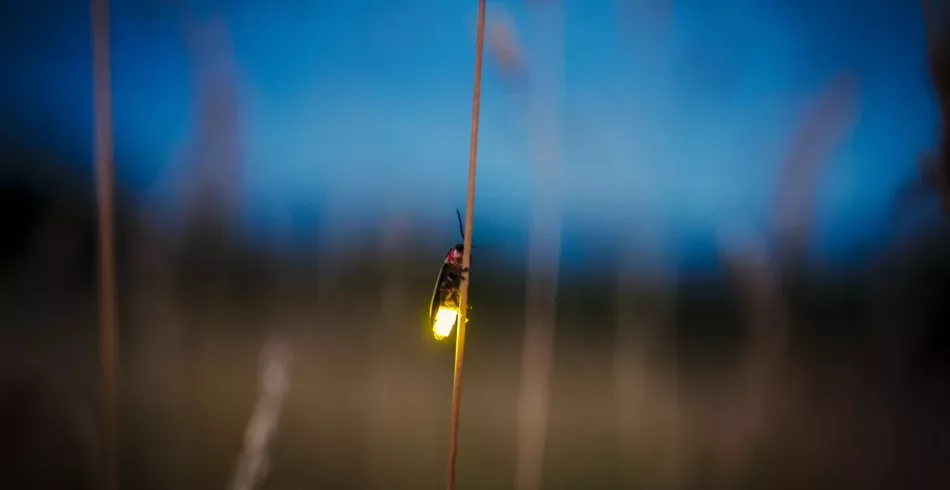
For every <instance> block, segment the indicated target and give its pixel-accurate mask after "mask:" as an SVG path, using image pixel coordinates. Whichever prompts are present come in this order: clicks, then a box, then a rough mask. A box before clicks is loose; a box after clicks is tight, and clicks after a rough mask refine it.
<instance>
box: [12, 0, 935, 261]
mask: <svg viewBox="0 0 950 490" xmlns="http://www.w3.org/2000/svg"><path fill="white" fill-rule="evenodd" d="M641 1H642V2H645V1H646V0H641ZM76 3H78V4H79V5H75V4H76ZM169 3H171V2H164V3H163V2H143V1H133V0H114V1H113V2H112V5H113V31H112V46H113V84H114V90H115V92H114V94H115V95H114V97H115V100H114V106H115V123H116V128H115V134H116V139H117V141H116V146H117V153H118V155H119V159H120V160H119V162H118V165H119V166H120V169H119V171H120V173H121V175H122V176H123V178H124V179H125V181H127V182H128V183H129V185H132V186H134V187H136V188H138V189H140V190H142V191H143V192H144V191H146V190H147V191H148V192H150V195H154V196H159V197H156V199H154V202H155V203H156V205H159V206H160V205H163V203H164V202H165V201H164V199H163V198H162V197H160V196H163V195H164V196H168V192H163V191H162V186H163V182H165V179H162V178H161V176H162V175H166V174H167V173H168V171H169V169H171V168H173V167H174V166H175V165H181V162H182V160H183V155H184V153H185V150H186V148H187V146H188V145H189V144H190V138H191V136H192V130H193V114H192V111H193V109H194V107H193V104H192V96H193V94H192V82H191V79H190V72H189V66H188V63H189V61H188V57H187V52H186V50H185V48H184V46H183V41H182V35H181V31H180V19H181V16H180V15H179V14H178V13H177V12H176V11H174V9H173V8H172V7H168V6H167V5H168V4H169ZM204 3H206V4H209V5H210V2H204ZM217 3H218V4H220V5H222V7H219V8H218V11H219V12H220V13H221V15H222V16H223V17H224V18H225V19H226V20H227V22H228V26H229V29H230V34H231V36H232V39H233V42H234V47H235V57H236V65H237V67H238V71H239V73H240V82H239V92H240V96H239V98H240V106H239V108H240V114H241V131H242V135H241V143H242V146H243V148H242V150H243V152H244V156H245V162H244V165H245V168H246V173H245V186H244V189H242V195H243V196H244V201H245V203H246V204H247V209H248V213H247V215H248V216H249V217H251V218H249V219H251V220H257V221H260V220H261V218H262V217H265V219H266V217H268V216H274V213H278V214H279V213H281V211H280V209H282V208H286V207H287V206H292V207H293V208H295V209H322V210H327V209H335V210H340V209H343V210H346V212H345V213H343V212H336V213H335V214H336V215H337V216H338V217H339V218H338V219H339V220H340V221H341V222H350V223H362V224H363V225H365V226H372V223H374V222H375V221H376V220H378V219H381V218H383V217H385V216H384V215H385V212H384V211H383V209H384V208H386V205H385V203H392V202H400V203H402V204H401V205H402V206H404V207H406V208H407V211H410V212H412V213H413V214H416V215H417V216H418V217H419V218H421V219H441V220H443V221H444V222H445V225H446V229H447V233H454V229H455V228H454V227H455V224H454V216H453V213H454V208H455V207H461V206H462V205H464V199H465V196H464V192H465V178H466V165H467V155H468V135H469V121H470V110H471V107H470V106H471V101H470V97H471V84H472V80H471V77H472V61H473V55H474V53H473V43H474V23H475V13H476V7H477V2H476V1H474V0H472V1H467V2H463V1H451V2H446V1H439V0H418V1H413V2H408V1H407V2H393V1H382V0H349V1H335V2H331V1H318V2H292V4H293V5H294V8H291V7H290V4H289V3H280V5H283V7H278V6H277V5H278V3H274V2H260V1H252V0H240V1H233V2H217ZM500 3H501V4H504V5H505V6H506V7H507V8H508V9H509V11H510V12H511V13H512V15H513V17H514V21H515V24H516V26H517V27H518V29H519V31H520V32H519V36H520V37H521V39H522V40H523V42H524V44H525V48H526V53H527V59H528V62H529V69H530V68H531V65H530V64H531V63H532V62H533V60H538V59H541V56H542V55H541V51H542V48H543V46H537V45H535V43H533V41H532V39H535V36H534V33H533V31H532V30H531V27H532V26H533V25H534V24H532V23H531V22H530V20H529V18H528V17H527V15H526V12H525V10H524V8H523V7H522V6H521V5H520V3H521V2H514V1H509V2H500ZM671 5H672V7H671V9H670V11H669V15H668V16H667V17H665V19H666V20H667V22H666V23H661V20H663V19H662V18H659V17H657V16H656V15H653V14H648V12H649V10H648V9H642V8H628V9H621V8H618V2H614V1H609V2H608V1H593V0H584V1H572V2H567V4H566V26H565V29H566V31H565V43H566V45H565V60H564V62H565V66H566V78H565V97H564V100H563V101H562V106H563V112H564V115H565V130H566V134H565V136H564V139H563V145H564V155H565V160H564V166H565V174H566V179H565V181H566V184H567V185H566V188H565V208H566V210H567V223H568V225H567V226H568V230H567V231H568V233H569V234H572V235H573V236H574V237H575V238H574V240H575V241H577V242H580V243H582V242H583V241H584V237H585V236H587V235H585V234H587V233H597V232H598V231H605V232H606V231H609V230H612V229H616V228H617V227H621V228H629V229H633V230H635V231H636V232H637V233H644V234H647V235H651V234H657V235H659V236H663V237H665V238H663V239H662V240H663V241H664V243H666V244H667V245H668V246H669V247H671V248H675V249H688V248H690V247H691V245H689V244H690V243H702V242H704V241H706V240H708V239H709V238H708V237H710V236H712V234H713V233H715V230H732V229H737V228H749V227H751V228H753V229H762V228H763V225H764V221H765V219H766V213H767V212H768V206H769V204H770V202H771V197H772V193H773V187H774V185H773V182H774V180H775V177H776V175H777V171H778V167H779V164H780V163H781V161H782V159H783V157H784V155H785V153H787V151H788V148H789V146H790V145H791V137H792V133H793V131H794V129H795V125H796V123H797V120H798V117H799V116H800V114H801V111H802V110H804V109H805V107H806V106H807V104H808V103H809V102H810V101H811V100H813V99H814V97H815V96H816V94H817V93H818V92H819V90H820V89H821V88H822V87H823V86H824V85H825V84H826V83H827V82H828V81H829V80H830V79H831V78H832V77H833V76H835V75H836V74H839V73H842V72H849V73H852V74H854V75H855V76H856V78H857V80H858V85H859V88H860V96H859V104H858V107H859V115H858V121H857V124H856V125H855V126H854V127H853V130H852V131H851V132H850V133H849V135H848V136H847V137H846V139H845V140H844V141H843V143H842V145H840V147H839V148H838V149H837V151H836V152H835V153H834V155H833V160H832V162H831V164H830V165H829V166H828V171H827V172H826V173H824V174H823V176H822V181H821V184H820V190H819V196H818V219H817V222H818V225H819V229H818V236H817V244H816V245H817V246H818V248H819V249H820V250H823V251H824V252H827V253H830V254H832V255H831V256H832V257H847V256H849V255H852V252H853V250H855V249H860V248H863V247H866V245H867V243H869V241H874V240H880V237H881V233H883V231H882V230H883V228H882V227H884V226H885V225H886V223H887V221H888V219H889V212H890V205H891V202H890V201H891V199H892V198H893V196H894V193H895V191H896V189H897V186H898V185H900V183H901V182H902V181H904V180H906V179H908V178H910V176H911V175H912V174H913V172H914V171H915V161H916V159H917V157H918V155H919V154H920V153H921V152H923V151H925V150H926V149H928V148H929V147H930V146H931V145H932V144H933V142H934V139H935V134H936V126H935V125H936V123H937V114H936V108H935V104H934V100H933V95H932V92H931V88H930V86H929V83H928V81H927V78H926V71H925V67H924V51H923V47H924V46H923V42H924V39H923V31H922V25H923V24H922V20H921V19H920V16H919V13H918V6H917V2H907V1H901V0H887V1H885V0H871V1H858V0H844V1H818V0H759V1H753V0H722V1H717V2H708V1H700V0H688V1H687V0H684V1H678V0H673V1H672V2H671ZM17 8H18V9H19V10H18V11H17V12H14V11H13V10H12V9H13V7H12V6H4V7H2V10H3V12H2V14H3V17H4V19H6V22H5V24H7V26H4V27H5V33H4V34H3V41H4V42H3V47H2V61H3V64H4V65H5V66H6V68H5V69H4V77H3V79H2V82H0V83H2V92H3V94H2V97H3V99H4V100H3V104H2V107H3V108H4V111H2V112H3V113H2V114H0V118H5V119H6V120H4V121H3V123H4V127H7V126H8V125H9V123H10V122H11V121H12V119H11V118H12V117H14V115H17V114H20V115H22V114H31V116H30V117H31V118H32V120H33V121H34V122H35V121H40V122H41V124H42V127H43V129H44V131H45V132H46V136H48V137H49V138H50V140H56V141H68V142H71V143H73V144H77V145H81V146H83V147H88V145H89V141H90V140H91V125H90V123H91V120H90V117H91V112H90V107H91V99H90V96H91V83H90V79H89V77H90V68H89V61H90V60H89V40H88V36H89V32H88V12H87V10H86V8H87V5H86V3H85V2H74V4H73V5H72V6H68V4H67V3H65V2H48V1H46V2H44V1H41V0H37V1H35V2H27V6H26V7H22V6H20V7H17ZM24 9H27V10H24ZM211 10H214V9H213V8H212V7H207V8H202V9H201V10H200V11H199V12H203V11H211ZM485 75H486V76H485V80H484V88H483V99H482V103H483V106H482V132H481V144H480V153H479V155H480V160H479V162H480V163H479V175H478V177H479V183H478V197H477V203H476V208H477V211H476V221H477V223H476V224H477V226H479V227H483V228H484V231H481V232H480V231H479V230H476V233H484V234H485V238H483V240H486V241H491V242H503V241H504V237H503V235H504V233H506V232H507V231H512V232H514V231H519V233H520V228H521V227H522V225H523V223H524V219H525V217H526V216H527V214H528V212H529V209H528V206H529V205H530V202H531V201H530V178H531V173H530V168H531V167H530V160H529V153H528V149H529V148H528V144H527V143H528V142H527V138H528V131H527V127H526V126H527V117H526V115H525V113H524V107H525V104H524V98H523V95H520V94H518V93H517V92H513V91H512V90H510V89H508V88H506V87H505V86H503V84H502V83H501V82H500V80H499V79H498V77H497V76H496V75H497V73H496V72H495V70H494V67H493V66H492V65H490V64H489V65H486V71H485ZM165 190H167V189H165ZM328 203H329V204H328ZM325 206H329V208H327V207H325ZM506 230H507V231H506ZM726 232H727V233H728V231H726ZM476 241H479V240H478V239H476Z"/></svg>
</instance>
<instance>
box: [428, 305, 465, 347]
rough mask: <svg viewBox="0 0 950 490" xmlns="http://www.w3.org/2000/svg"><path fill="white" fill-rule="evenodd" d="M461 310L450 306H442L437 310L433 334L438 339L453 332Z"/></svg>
mask: <svg viewBox="0 0 950 490" xmlns="http://www.w3.org/2000/svg"><path fill="white" fill-rule="evenodd" d="M458 316H459V310H458V309H457V308H452V307H450V306H440V307H439V311H437V312H435V321H434V322H432V335H433V336H434V337H435V339H436V340H442V339H444V338H446V337H448V336H449V335H451V334H452V329H453V328H455V324H456V323H457V322H458Z"/></svg>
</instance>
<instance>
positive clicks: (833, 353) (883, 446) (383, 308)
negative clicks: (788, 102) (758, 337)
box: [0, 146, 950, 489]
mask: <svg viewBox="0 0 950 490" xmlns="http://www.w3.org/2000/svg"><path fill="white" fill-rule="evenodd" d="M4 153H5V155H4V160H5V161H9V162H17V165H19V168H21V169H24V168H29V169H32V172H29V173H27V172H18V173H17V174H16V178H15V179H7V180H5V181H4V184H3V193H2V199H3V203H4V208H5V209H8V210H9V209H16V210H17V212H16V213H13V214H12V216H13V217H14V218H15V219H11V220H10V221H9V222H8V226H9V227H10V228H8V230H11V231H12V232H8V233H5V234H4V238H3V244H2V250H3V257H2V264H3V275H2V277H0V279H2V291H3V293H2V295H0V297H2V299H0V305H2V311H0V315H2V318H3V319H4V321H3V328H2V341H0V345H2V346H3V347H2V348H3V352H2V354H3V355H2V358H3V362H4V366H3V367H4V370H3V372H4V374H5V377H4V379H6V380H8V381H6V382H5V384H4V388H3V389H4V390H5V391H6V393H7V394H9V396H8V395H7V394H5V395H4V396H2V397H0V399H2V400H3V403H4V413H5V414H7V415H6V416H5V417H4V423H7V424H13V425H12V427H15V428H16V429H17V431H16V432H15V433H14V435H15V436H14V437H13V438H11V439H8V440H7V442H6V443H5V450H6V451H9V452H10V454H11V455H13V456H20V457H26V456H24V455H27V454H39V453H42V454H44V455H46V456H43V457H36V458H32V457H31V458H30V461H32V463H31V464H30V465H27V464H25V463H24V462H23V461H21V460H20V459H17V458H16V457H8V458H4V459H3V461H4V463H3V464H4V465H5V466H6V468H5V469H4V471H3V472H0V473H2V474H3V475H5V476H4V478H11V477H12V478H32V476H28V475H33V474H35V472H37V471H39V472H40V473H44V474H46V476H52V475H60V476H61V477H62V478H64V479H66V478H77V479H78V478H82V477H84V476H88V477H90V478H91V476H92V475H94V474H95V473H94V472H95V461H96V455H97V452H96V451H97V450H96V420H97V419H96V405H95V402H96V386H97V385H96V383H97V366H98V364H97V361H96V359H97V357H96V345H97V343H96V335H97V327H96V307H95V295H96V293H95V291H96V289H95V284H96V283H95V267H94V258H95V254H94V239H95V238H94V237H95V234H94V225H95V219H94V216H95V214H94V200H93V199H92V195H91V191H92V179H91V178H87V177H88V176H83V175H77V176H75V178H72V177H69V178H66V177H61V178H59V180H56V179H54V178H53V177H54V176H62V175H67V174H64V172H69V171H70V170H68V169H72V168H75V167H74V166H66V165H63V164H61V163H59V161H58V159H57V158H51V157H50V156H48V155H42V154H38V153H33V152H30V151H25V150H18V149H15V148H13V149H11V147H9V146H8V147H7V148H6V149H5V151H4ZM8 168H13V167H12V166H11V167H8ZM119 202H120V204H119V205H118V206H117V209H118V210H119V214H120V216H119V220H118V226H119V233H118V252H119V268H118V270H119V275H120V277H119V280H120V295H119V296H120V303H121V305H120V318H121V332H120V335H121V336H120V347H121V366H122V372H121V378H122V385H121V395H122V409H121V410H122V442H121V444H122V471H123V475H122V479H123V482H124V484H125V486H126V487H128V488H141V489H148V488H214V487H221V486H223V485H226V484H227V482H228V481H229V480H230V478H231V475H232V474H233V471H234V465H235V464H236V463H235V462H236V459H237V456H238V454H239V453H240V452H241V440H242V437H243V430H244V425H245V424H246V423H247V419H248V417H249V416H250V413H251V410H252V408H253V405H254V399H255V396H256V393H257V379H258V376H257V368H258V357H257V356H258V350H259V348H260V346H261V345H262V344H263V343H264V341H265V338H266V337H267V336H268V335H269V334H271V333H274V332H281V333H283V334H286V335H288V336H289V338H291V339H292V345H293V348H294V350H295V355H294V359H295V360H294V365H293V373H292V384H291V390H290V394H289V399H288V401H287V406H286V409H285V410H286V411H285V413H284V415H283V417H282V418H281V421H280V426H279V428H278V432H277V435H276V439H275V441H274V451H273V453H272V455H271V460H272V462H273V468H272V470H271V473H270V476H269V478H268V481H267V483H266V487H267V488H298V487H300V486H314V487H324V486H332V487H334V488H379V487H383V486H385V487H387V488H421V487H426V486H432V485H439V484H441V480H442V478H443V473H444V463H445V461H444V458H445V456H444V454H445V446H446V443H447V441H446V433H447V427H448V414H449V410H448V408H449V407H448V403H449V393H450V385H451V363H452V347H451V342H445V343H436V342H434V341H433V340H432V339H431V338H430V337H429V332H428V330H427V327H426V325H425V323H424V315H425V310H426V305H427V301H428V295H429V293H430V292H431V287H432V281H433V280H434V275H435V273H436V272H437V267H438V263H439V261H440V260H441V256H442V253H443V252H444V250H443V249H444V248H445V246H446V244H443V243H434V242H433V240H432V238H431V237H432V236H434V232H435V230H429V229H427V228H426V226H424V224H421V223H412V222H411V221H408V222H406V224H404V225H403V226H399V227H395V228H394V231H393V235H392V236H360V237H351V238H349V239H347V240H346V243H347V244H348V246H347V247H346V248H345V249H337V250H327V249H319V248H318V247H316V245H307V244H304V243H298V244H297V245H296V246H295V247H294V250H292V251H288V250H287V247H284V248H283V251H282V252H280V253H277V252H274V251H271V250H269V249H267V248H264V247H263V246H261V245H253V244H252V242H251V241H250V240H248V239H245V237H244V236H243V235H242V232H241V231H240V230H233V229H228V228H227V227H224V226H214V224H213V222H206V223H200V222H199V223H196V224H194V226H192V227H191V228H190V231H189V232H187V233H186V234H185V235H183V236H181V237H180V238H175V237H173V236H172V235H163V234H162V233H161V232H159V231H158V228H156V227H152V226H150V225H149V223H148V222H147V221H146V220H145V219H144V218H142V217H140V216H141V214H140V213H139V211H138V209H137V206H136V205H135V203H134V202H133V201H132V200H130V199H129V198H127V197H126V196H124V195H121V194H120V201H119ZM400 237H401V238H400ZM387 240H389V241H392V243H390V242H387ZM393 243H395V245H393ZM948 245H950V243H948V236H947V234H946V233H945V232H941V231H938V230H933V231H927V232H922V233H919V234H917V235H915V236H914V237H912V238H909V239H907V240H905V241H903V242H901V244H900V245H899V246H896V247H891V248H887V247H883V246H882V247H881V250H882V252H881V254H880V255H879V256H878V257H876V258H875V259H874V260H873V261H871V263H869V265H868V266H867V267H865V268H863V269H861V270H856V271H853V272H849V273H832V272H828V271H824V270H821V269H817V268H807V267H806V266H805V265H803V264H801V263H799V264H797V265H794V266H792V265H789V269H788V270H785V271H782V272H783V274H782V275H781V277H782V278H783V280H782V282H781V286H782V294H783V297H784V298H785V300H786V301H787V304H788V309H789V311H790V315H791V321H790V325H791V344H790V350H791V352H790V353H789V355H788V361H787V362H784V363H782V364H780V367H779V368H777V369H778V372H776V373H774V374H773V376H774V377H773V378H772V379H773V381H772V382H771V383H770V384H769V386H768V390H767V391H768V394H767V396H766V397H765V398H764V399H765V400H766V401H765V403H766V405H765V406H766V407H767V409H766V410H765V411H764V415H763V417H764V419H763V421H762V422H761V423H760V424H758V425H755V426H754V427H752V426H750V427H744V426H743V424H745V423H747V422H748V421H749V420H751V419H749V418H747V417H742V416H741V414H742V413H744V412H743V410H744V408H743V403H745V402H743V401H742V400H745V398H743V397H740V396H738V395H737V394H736V391H735V389H736V386H737V384H736V383H737V382H736V381H735V377H734V373H735V372H737V370H738V369H739V366H740V364H741V363H740V359H741V358H742V355H743V352H744V349H745V348H746V347H747V344H746V341H747V333H746V332H747V331H748V328H747V325H746V324H747V323H748V322H747V320H746V318H745V317H744V315H743V311H742V308H743V307H742V306H741V304H740V301H741V298H740V296H739V289H738V284H737V278H736V277H734V276H733V275H732V273H731V272H729V271H731V270H732V269H728V268H726V267H725V266H723V267H722V268H721V270H720V271H718V272H714V273H708V274H706V275H703V276H691V275H687V274H685V273H683V274H681V277H679V279H677V280H676V281H674V283H675V288H674V289H660V288H658V287H657V286H656V285H655V284H650V283H648V281H646V280H641V281H637V280H636V278H634V279H635V280H634V281H633V283H634V284H635V286H634V287H633V288H632V289H630V290H629V291H630V292H629V294H627V295H625V296H623V297H620V298H618V296H617V292H616V284H617V280H618V278H617V277H616V275H615V274H614V272H612V270H611V267H610V266H609V265H608V266H607V267H604V268H603V269H599V270H596V271H589V273H588V274H584V273H576V272H572V271H564V272H563V273H562V277H561V281H560V282H561V290H560V292H559V296H558V313H559V320H558V334H559V339H558V342H557V346H556V353H555V364H554V373H553V392H552V400H551V417H552V418H551V428H550V436H549V443H548V451H547V460H548V464H546V466H545V472H546V473H545V482H546V487H551V488H581V487H582V488H618V487H620V486H621V483H620V482H621V481H625V482H627V484H630V483H632V482H634V481H640V482H644V483H646V482H651V481H652V482H654V483H656V484H659V483H657V482H664V481H668V480H669V476H668V475H667V474H665V473H663V472H664V471H666V470H664V469H663V468H668V465H667V463H664V462H663V461H660V460H657V458H659V457H661V456H660V455H661V454H665V453H664V452H663V451H659V450H657V448H660V447H667V446H670V445H675V446H676V447H677V448H678V450H677V451H676V454H677V456H676V461H675V463H669V464H674V465H675V470H676V473H677V474H678V475H679V480H678V481H677V482H675V483H677V484H679V485H685V486H687V487H690V488H692V487H693V486H694V484H695V485H697V486H706V484H705V483H703V482H706V483H709V482H715V481H718V482H720V483H727V484H728V485H729V486H730V487H731V488H738V487H743V486H745V485H749V486H752V487H756V488H766V487H767V488H814V487H816V486H821V487H837V488H877V487H897V486H899V487H907V488H910V487H915V488H922V485H924V486H927V487H930V488H935V487H933V486H932V485H933V482H944V483H946V482H947V481H948V475H947V474H946V471H945V469H944V468H943V467H942V466H941V461H943V460H944V458H945V457H946V454H947V453H946V443H947V442H948V441H950V439H948V437H950V433H948V431H947V427H948V425H947V419H946V414H947V413H950V411H948V410H947V408H950V405H948V401H950V400H947V394H946V390H945V389H943V388H942V387H943V386H945V382H946V379H947V378H946V376H947V369H946V367H947V366H946V364H945V359H946V354H947V346H948V338H947V334H946V333H945V332H946V330H945V328H944V326H945V325H946V324H947V318H948V311H947V306H946V301H945V299H946V291H948V290H950V261H948V256H947V253H946V251H947V250H950V248H948ZM381 250H388V251H387V252H385V253H383V252H381ZM608 262H609V261H608ZM497 265H498V264H493V263H492V260H491V259H490V258H489V257H486V258H483V259H480V260H479V263H478V269H477V270H476V271H475V272H473V274H472V280H473V283H472V303H473V305H474V308H475V309H474V310H473V314H472V328H471V329H470V335H471V337H470V339H469V342H470V344H469V349H468V355H467V357H466V374H465V388H464V396H463V400H464V405H463V410H462V412H463V415H462V428H461V431H462V432H461V449H460V450H461V453H460V460H459V461H460V463H459V464H460V467H459V471H460V473H459V478H460V482H462V483H463V484H464V485H469V486H479V487H498V486H505V485H509V484H510V482H511V481H512V479H513V471H514V469H513V459H514V458H513V455H514V448H515V433H516V430H515V429H516V412H517V407H516V396H517V391H518V386H517V383H518V380H519V371H518V369H519V359H520V357H519V356H520V342H521V338H522V328H523V327H522V323H523V314H524V312H523V304H524V290H525V284H524V280H523V277H524V270H522V269H519V268H518V267H505V268H501V267H497ZM637 283H639V284H640V285H638V286H637V285H636V284H637ZM668 300H672V301H673V303H672V304H673V305H674V306H673V312H672V319H673V320H672V327H671V328H669V329H668V330H665V331H660V332H659V333H658V335H656V336H652V337H650V338H649V339H650V340H649V345H645V346H644V348H645V349H646V350H648V351H649V352H650V355H649V356H648V358H647V359H648V361H646V364H644V366H643V369H644V370H645V372H646V373H647V374H646V375H644V376H643V377H641V378H640V379H641V382H640V383H641V384H640V385H639V386H638V393H640V398H639V399H638V400H637V403H638V406H639V407H640V408H639V409H638V410H637V413H636V414H634V415H633V418H634V419H635V420H636V421H637V424H638V425H637V426H638V427H640V429H638V431H637V432H636V437H634V440H633V445H634V448H635V452H634V453H633V456H630V453H624V454H626V455H627V456H624V457H625V458H627V459H626V460H622V459H621V452H620V450H619V448H620V441H619V440H618V439H619V436H618V435H617V410H618V408H617V405H616V403H615V402H614V398H615V396H616V383H615V378H614V376H615V374H614V373H615V371H614V367H613V365H612V362H613V361H612V357H611V354H610V353H611V349H612V347H611V346H612V344H613V343H614V340H615V337H616V334H617V328H618V325H617V320H616V316H615V312H616V311H617V306H618V303H619V302H624V303H627V302H630V303H632V304H633V311H636V312H640V313H639V314H638V315H634V317H633V318H632V319H631V320H630V321H629V324H624V325H621V326H620V328H624V329H630V330H631V331H634V332H636V331H639V329H640V328H641V327H642V325H643V324H644V323H643V322H644V321H648V320H649V318H650V317H651V315H654V314H655V311H656V309H657V308H658V306H657V305H659V304H661V303H662V302H663V301H668ZM646 338H647V337H644V339H646ZM644 342H646V340H644ZM23 386H29V387H30V389H29V390H27V391H23V390H21V389H20V388H18V387H23ZM18 393H19V395H17V396H14V395H15V394H18ZM29 393H35V396H34V395H29ZM28 395H29V396H28ZM669 414H675V420H674V422H673V423H669V424H666V423H653V422H651V421H656V420H660V419H658V418H657V417H664V416H668V415H669ZM748 423H751V422H748ZM743 439H745V440H751V441H754V443H753V444H750V445H746V446H743V445H742V444H740V443H738V442H737V441H740V440H743ZM51 441H56V442H51ZM41 443H42V444H41ZM43 444H46V446H44V445H43ZM733 446H735V447H733ZM736 447H738V448H745V449H735V448H736ZM31 451H33V452H31ZM730 451H732V452H730ZM737 451H738V452H743V451H745V452H747V453H748V454H747V456H748V457H744V458H743V457H739V456H735V457H734V455H735V454H738V452H737ZM730 458H731V459H730ZM40 461H42V464H43V465H50V466H49V468H65V467H67V466H59V465H71V466H69V467H70V468H73V469H69V470H68V471H67V470H66V469H63V470H54V469H49V470H46V469H41V470H38V469H37V468H36V467H35V465H37V464H40ZM735 461H740V462H741V463H735ZM44 468H45V467H44ZM6 475H10V476H6ZM22 481H25V480H21V482H22ZM16 487H17V486H16V485H14V486H4V488H16ZM21 488H22V486H21ZM70 488H79V486H70Z"/></svg>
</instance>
